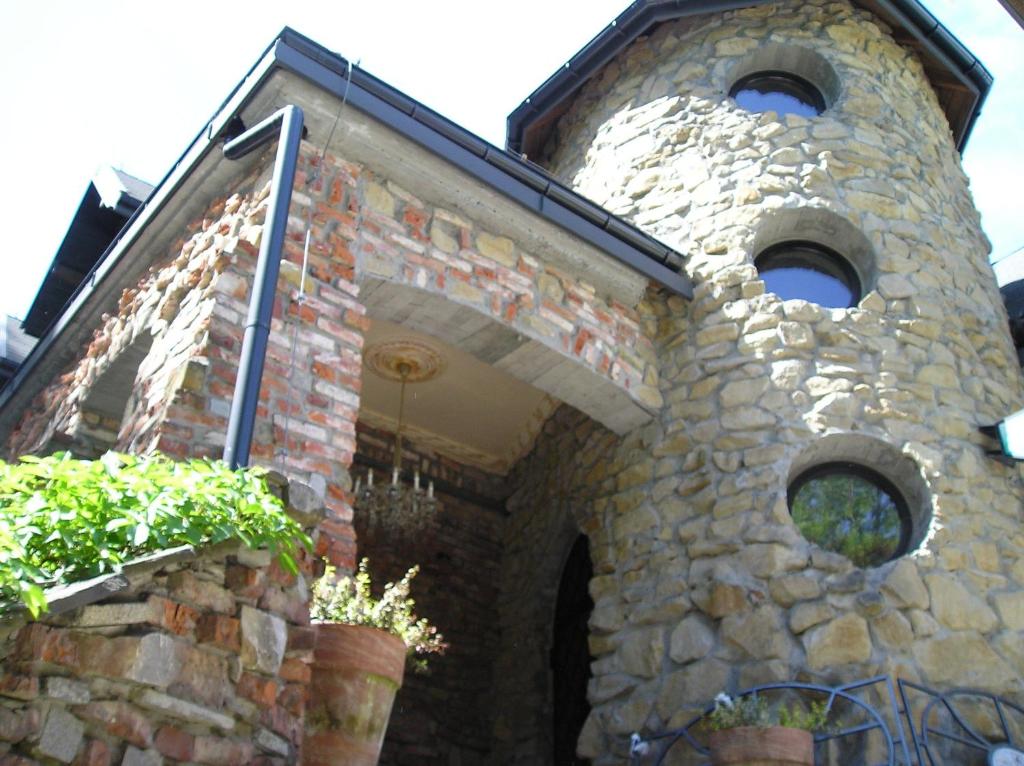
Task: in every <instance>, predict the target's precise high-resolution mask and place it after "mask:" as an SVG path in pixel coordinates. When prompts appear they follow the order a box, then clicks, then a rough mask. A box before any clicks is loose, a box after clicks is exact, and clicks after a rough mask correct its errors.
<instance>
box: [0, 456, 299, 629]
mask: <svg viewBox="0 0 1024 766" xmlns="http://www.w3.org/2000/svg"><path fill="white" fill-rule="evenodd" d="M263 473H264V472H263V471H262V470H260V469H246V470H242V471H232V470H231V469H230V468H228V466H227V464H226V463H224V462H222V461H219V460H206V459H194V460H188V461H185V462H175V461H173V460H171V459H169V458H167V457H165V456H163V455H158V454H157V455H151V456H148V457H137V456H133V455H124V454H119V453H114V452H108V453H107V454H105V455H103V457H101V458H100V459H98V460H77V459H75V458H74V457H72V456H71V455H70V454H69V453H57V454H54V455H51V456H49V457H45V458H39V457H34V456H25V457H22V458H21V460H20V461H19V462H17V463H4V462H2V461H0V602H3V603H2V604H0V610H2V609H9V608H10V607H11V605H12V603H14V602H17V601H18V600H20V601H22V602H23V603H24V604H25V605H26V606H27V607H28V609H29V611H30V612H31V613H32V615H33V616H38V615H39V614H40V613H41V612H43V611H45V610H46V596H45V593H44V592H43V589H44V588H47V587H51V586H53V585H58V584H61V583H67V582H72V581H75V580H81V579H85V578H89V577H95V576H97V575H101V574H105V573H107V572H115V571H118V570H119V569H120V565H121V564H122V563H124V562H126V561H129V560H131V559H133V558H136V557H137V556H139V555H141V554H144V553H148V552H152V551H157V550H160V549H163V548H169V547H173V546H177V545H185V544H189V545H209V544H213V543H218V542H221V541H223V540H228V539H231V538H236V539H239V540H241V541H242V542H244V543H245V544H246V545H248V546H250V547H254V548H256V547H268V548H269V549H270V550H271V551H273V552H274V553H275V554H277V555H278V557H279V559H280V561H281V564H282V566H283V567H285V568H286V569H288V570H289V571H293V572H294V571H297V569H296V566H295V561H294V559H293V558H292V552H293V551H294V546H295V543H296V541H299V542H301V543H303V544H304V545H306V546H307V547H308V546H310V545H311V543H310V540H309V538H308V537H307V536H306V535H305V534H304V533H303V531H302V528H301V527H300V526H299V525H298V524H297V523H296V522H295V521H294V520H292V519H290V518H289V517H288V516H287V515H286V514H285V512H284V508H283V507H282V505H281V501H280V500H278V499H277V498H276V497H274V495H272V494H271V493H270V491H269V490H268V489H267V486H266V482H265V481H264V479H263Z"/></svg>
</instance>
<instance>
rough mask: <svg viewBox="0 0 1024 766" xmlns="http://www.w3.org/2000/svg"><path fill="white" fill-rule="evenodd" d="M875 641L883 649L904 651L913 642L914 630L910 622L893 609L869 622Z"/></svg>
mask: <svg viewBox="0 0 1024 766" xmlns="http://www.w3.org/2000/svg"><path fill="white" fill-rule="evenodd" d="M871 631H872V633H873V634H874V637H875V641H876V642H877V643H878V645H879V646H881V647H883V648H885V649H896V650H900V651H902V650H904V649H907V648H908V647H909V646H910V645H911V644H912V643H913V642H914V629H913V627H912V626H911V624H910V620H908V619H907V618H906V617H904V616H903V615H902V614H900V613H899V612H898V611H896V610H895V609H890V610H889V611H888V612H885V613H884V614H880V615H878V616H877V617H875V618H874V619H873V620H871Z"/></svg>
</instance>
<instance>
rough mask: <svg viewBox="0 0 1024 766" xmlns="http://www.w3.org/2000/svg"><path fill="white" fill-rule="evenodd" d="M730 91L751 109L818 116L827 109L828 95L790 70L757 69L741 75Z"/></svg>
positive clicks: (780, 113)
mask: <svg viewBox="0 0 1024 766" xmlns="http://www.w3.org/2000/svg"><path fill="white" fill-rule="evenodd" d="M729 95H730V96H732V97H733V98H734V99H736V103H737V104H739V105H740V106H741V107H743V108H744V109H746V110H747V111H749V112H776V113H778V114H779V115H780V116H781V115H784V114H796V115H800V116H801V117H816V116H817V115H819V114H821V113H822V112H824V111H825V97H824V96H822V95H821V91H819V90H818V89H817V88H816V87H814V85H812V84H811V83H810V82H808V81H807V80H805V79H804V78H803V77H799V76H798V75H795V74H792V73H790V72H754V73H753V74H748V75H746V76H745V77H741V78H740V79H739V80H737V81H736V83H735V84H734V85H733V86H732V89H731V90H730V91H729Z"/></svg>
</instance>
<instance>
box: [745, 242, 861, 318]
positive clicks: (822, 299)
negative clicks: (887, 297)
mask: <svg viewBox="0 0 1024 766" xmlns="http://www.w3.org/2000/svg"><path fill="white" fill-rule="evenodd" d="M754 265H755V266H756V267H757V271H758V274H759V275H760V277H761V279H762V280H764V286H765V289H766V290H767V291H768V292H771V293H775V294H776V295H778V296H779V297H780V298H782V300H784V301H785V300H790V299H791V298H802V299H803V300H805V301H810V302H812V303H817V304H818V305H820V306H827V307H829V308H849V307H850V306H856V305H857V303H858V302H859V301H860V297H861V295H860V291H861V287H860V279H859V278H858V276H857V272H856V270H855V269H854V268H853V266H852V265H851V264H850V262H849V261H848V260H846V259H845V258H843V256H841V255H840V254H839V253H837V252H836V251H835V250H832V249H830V248H827V247H825V246H824V245H819V244H818V243H817V242H802V241H797V242H781V243H779V244H777V245H772V246H771V247H769V248H767V249H766V250H764V251H763V252H762V253H761V254H760V255H759V256H757V258H756V259H755V261H754Z"/></svg>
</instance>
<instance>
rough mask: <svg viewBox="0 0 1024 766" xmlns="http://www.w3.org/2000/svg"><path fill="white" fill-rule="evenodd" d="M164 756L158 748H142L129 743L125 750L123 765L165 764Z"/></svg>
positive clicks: (145, 765) (153, 765) (158, 765)
mask: <svg viewBox="0 0 1024 766" xmlns="http://www.w3.org/2000/svg"><path fill="white" fill-rule="evenodd" d="M163 763H164V759H163V756H161V755H160V753H159V752H158V751H156V750H140V749H139V748H137V747H132V746H131V745H129V746H128V747H127V749H126V750H125V751H124V758H122V759H121V766H163Z"/></svg>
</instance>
